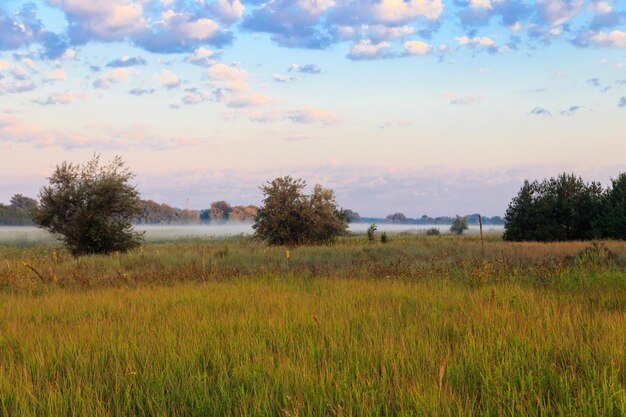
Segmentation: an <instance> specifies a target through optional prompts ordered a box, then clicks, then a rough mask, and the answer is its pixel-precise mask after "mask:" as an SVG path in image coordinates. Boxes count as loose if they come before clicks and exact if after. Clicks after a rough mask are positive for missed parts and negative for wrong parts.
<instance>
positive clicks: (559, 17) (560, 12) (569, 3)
mask: <svg viewBox="0 0 626 417" xmlns="http://www.w3.org/2000/svg"><path fill="white" fill-rule="evenodd" d="M583 6H584V0H537V7H538V8H539V12H540V13H541V15H542V16H543V18H544V19H545V20H546V21H548V22H550V23H551V24H552V25H555V26H558V25H562V24H563V23H565V22H567V21H568V20H570V19H571V18H573V17H574V16H576V15H577V14H578V13H579V12H580V11H581V10H582V9H583Z"/></svg>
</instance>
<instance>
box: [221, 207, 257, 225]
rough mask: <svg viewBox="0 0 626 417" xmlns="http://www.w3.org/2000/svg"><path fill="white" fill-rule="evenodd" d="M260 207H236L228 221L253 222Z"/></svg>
mask: <svg viewBox="0 0 626 417" xmlns="http://www.w3.org/2000/svg"><path fill="white" fill-rule="evenodd" d="M257 211H258V207H256V206H253V205H249V206H245V207H244V206H235V207H233V209H232V210H231V212H230V214H229V216H228V220H229V221H231V222H253V221H254V219H255V218H256V214H257Z"/></svg>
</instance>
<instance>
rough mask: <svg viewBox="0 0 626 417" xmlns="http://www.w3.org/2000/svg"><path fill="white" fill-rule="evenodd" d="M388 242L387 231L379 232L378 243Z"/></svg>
mask: <svg viewBox="0 0 626 417" xmlns="http://www.w3.org/2000/svg"><path fill="white" fill-rule="evenodd" d="M387 242H389V237H388V236H387V233H385V232H382V233H381V234H380V243H387Z"/></svg>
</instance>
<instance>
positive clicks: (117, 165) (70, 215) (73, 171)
mask: <svg viewBox="0 0 626 417" xmlns="http://www.w3.org/2000/svg"><path fill="white" fill-rule="evenodd" d="M132 177H133V174H132V173H131V172H130V171H129V170H128V169H127V168H125V166H124V162H123V161H122V159H121V158H120V157H119V156H118V157H116V158H115V159H114V160H113V161H111V162H110V163H109V164H108V165H105V166H100V156H99V155H95V156H94V158H93V159H92V160H91V161H89V162H87V163H86V164H84V165H75V164H72V163H67V162H63V163H62V164H61V165H57V167H56V169H55V170H54V172H53V174H52V175H51V176H50V178H49V185H47V186H44V187H43V188H42V189H41V192H40V194H39V197H40V207H39V208H38V209H37V210H35V211H34V216H33V218H34V221H35V223H36V224H38V225H39V226H40V227H41V228H43V229H45V230H48V231H49V232H51V233H53V234H55V235H57V236H58V237H59V238H60V239H61V240H62V241H63V243H64V244H65V246H66V247H67V248H68V249H69V250H70V251H71V253H72V254H73V255H74V256H80V255H86V254H94V253H110V252H115V251H121V252H124V251H127V250H129V249H132V248H134V247H137V246H138V245H139V244H140V243H141V240H142V233H138V232H136V231H134V230H133V227H132V221H133V220H134V219H136V218H137V216H138V215H139V214H140V213H141V209H140V204H139V203H140V199H139V193H138V191H137V190H136V189H135V187H134V186H132V185H130V184H129V181H130V180H131V178H132Z"/></svg>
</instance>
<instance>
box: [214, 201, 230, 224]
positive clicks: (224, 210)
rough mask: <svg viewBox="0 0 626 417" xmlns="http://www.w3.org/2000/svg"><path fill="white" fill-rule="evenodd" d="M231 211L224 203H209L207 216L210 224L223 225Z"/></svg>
mask: <svg viewBox="0 0 626 417" xmlns="http://www.w3.org/2000/svg"><path fill="white" fill-rule="evenodd" d="M231 211H232V208H231V207H230V204H228V203H227V202H226V201H214V202H212V203H211V208H210V210H209V216H210V218H211V221H212V222H216V223H223V222H225V221H228V216H229V215H230V212H231Z"/></svg>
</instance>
